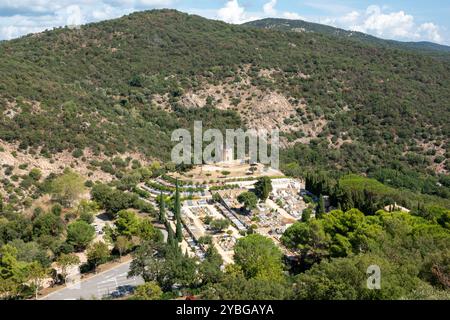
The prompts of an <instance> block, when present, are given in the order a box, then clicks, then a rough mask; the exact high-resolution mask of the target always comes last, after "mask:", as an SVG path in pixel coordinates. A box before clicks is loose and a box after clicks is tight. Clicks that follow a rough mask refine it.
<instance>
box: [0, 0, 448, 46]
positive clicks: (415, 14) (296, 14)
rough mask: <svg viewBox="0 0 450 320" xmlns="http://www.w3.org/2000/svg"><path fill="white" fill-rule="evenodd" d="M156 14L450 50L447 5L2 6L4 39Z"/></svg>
mask: <svg viewBox="0 0 450 320" xmlns="http://www.w3.org/2000/svg"><path fill="white" fill-rule="evenodd" d="M152 8H174V9H178V10H180V11H184V12H189V13H194V14H199V15H201V16H204V17H207V18H211V19H218V20H223V21H226V22H229V23H236V24H239V23H243V22H247V21H250V20H255V19H261V18H266V17H278V18H286V19H303V20H306V21H311V22H318V23H323V24H328V25H332V26H337V27H341V28H344V29H350V30H357V31H361V32H365V33H369V34H372V35H375V36H378V37H381V38H386V39H396V40H403V41H422V40H427V41H433V42H437V43H442V44H448V45H450V19H449V17H450V1H448V0H426V1H424V0H408V1H407V0H397V1H379V0H358V1H357V0H333V1H331V0H195V1H194V0H78V1H75V0H56V1H55V0H0V39H13V38H16V37H19V36H21V35H24V34H28V33H32V32H39V31H42V30H45V29H52V28H53V27H57V26H65V25H79V24H84V23H87V22H94V21H100V20H105V19H111V18H117V17H120V16H122V15H124V14H128V13H131V12H134V11H140V10H146V9H152Z"/></svg>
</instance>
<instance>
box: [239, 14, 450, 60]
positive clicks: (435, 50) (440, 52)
mask: <svg viewBox="0 0 450 320" xmlns="http://www.w3.org/2000/svg"><path fill="white" fill-rule="evenodd" d="M245 25H248V26H252V27H257V28H264V29H273V30H282V31H292V32H316V33H320V34H327V35H331V36H335V37H338V38H341V39H343V38H349V39H352V40H356V41H361V42H364V43H366V44H372V45H379V46H384V47H392V48H394V49H409V50H416V51H420V52H422V53H425V54H430V55H433V56H436V57H441V58H445V59H450V55H449V53H450V47H449V46H446V45H440V44H436V43H432V42H427V41H421V42H402V41H395V40H384V39H380V38H377V37H374V36H371V35H369V34H366V33H362V32H358V31H350V30H344V29H340V28H335V27H331V26H327V25H323V24H318V23H313V22H307V21H303V20H287V19H274V18H267V19H262V20H256V21H250V22H247V23H246V24H245Z"/></svg>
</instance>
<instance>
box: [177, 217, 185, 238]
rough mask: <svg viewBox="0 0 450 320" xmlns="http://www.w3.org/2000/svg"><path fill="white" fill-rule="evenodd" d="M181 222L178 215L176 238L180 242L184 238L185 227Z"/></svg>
mask: <svg viewBox="0 0 450 320" xmlns="http://www.w3.org/2000/svg"><path fill="white" fill-rule="evenodd" d="M182 228H183V227H182V224H181V217H180V216H178V217H177V230H176V238H177V241H178V242H181V241H182V240H183V229H182Z"/></svg>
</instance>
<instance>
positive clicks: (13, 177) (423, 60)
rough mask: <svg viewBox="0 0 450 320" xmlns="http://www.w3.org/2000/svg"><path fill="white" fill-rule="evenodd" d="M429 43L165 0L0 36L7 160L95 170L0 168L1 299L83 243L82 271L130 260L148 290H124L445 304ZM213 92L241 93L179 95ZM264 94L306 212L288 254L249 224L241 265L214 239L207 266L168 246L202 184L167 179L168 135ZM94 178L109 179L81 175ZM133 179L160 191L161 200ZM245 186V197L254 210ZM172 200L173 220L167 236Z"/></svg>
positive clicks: (444, 118)
mask: <svg viewBox="0 0 450 320" xmlns="http://www.w3.org/2000/svg"><path fill="white" fill-rule="evenodd" d="M266 22H267V21H266ZM270 23H271V24H273V23H275V22H274V21H270ZM425 51H426V52H424V50H422V49H420V48H419V49H418V48H414V47H411V46H409V47H408V48H405V47H402V46H397V45H393V44H392V43H387V44H385V43H383V42H382V41H381V40H380V41H376V42H375V43H373V42H371V41H366V40H364V39H361V38H356V39H352V38H351V37H340V36H336V35H335V34H332V33H330V32H321V31H320V29H318V30H316V31H315V32H290V31H289V32H286V30H281V31H280V30H277V28H266V25H264V24H258V23H255V24H250V25H241V26H239V25H229V24H226V23H223V22H219V21H212V20H208V19H205V18H201V17H198V16H194V15H188V14H184V13H180V12H177V11H174V10H154V11H146V12H139V13H134V14H131V15H128V16H125V17H122V18H120V19H115V20H110V21H104V22H100V23H94V24H88V25H84V26H81V27H80V28H75V29H71V28H58V29H55V30H52V31H45V32H42V33H38V34H33V35H29V36H25V37H22V38H20V39H16V40H12V41H4V42H0V57H1V59H0V142H2V143H4V145H8V146H11V145H14V146H16V145H17V151H13V152H11V154H10V155H11V156H12V157H13V158H15V157H16V156H17V152H19V151H20V153H23V154H28V155H30V156H31V157H32V158H33V159H39V158H40V157H42V158H45V159H48V160H49V161H52V159H53V158H54V156H55V155H56V154H59V153H62V152H63V151H69V154H71V155H72V156H73V158H74V159H76V161H79V162H84V163H87V164H88V169H89V170H90V172H89V177H84V176H81V175H80V174H79V173H77V172H76V170H77V167H76V165H74V164H73V163H72V169H70V168H60V169H61V170H60V171H61V172H58V173H50V174H44V173H43V172H42V171H41V170H39V169H37V168H35V167H34V166H33V165H32V164H28V163H22V164H20V165H19V167H18V168H14V167H12V166H10V165H3V166H2V167H1V168H0V178H1V179H0V186H1V188H0V298H7V299H25V298H32V297H36V298H37V296H38V291H39V290H40V288H41V287H42V286H43V284H42V281H43V279H45V278H49V277H50V278H52V279H53V281H54V282H55V283H56V284H58V285H62V284H64V281H65V280H64V277H63V276H64V273H65V271H66V269H67V268H68V267H70V266H73V265H77V264H80V261H79V260H77V254H79V253H81V252H85V253H86V256H87V261H86V262H85V263H83V264H82V265H81V271H82V274H86V273H90V272H95V271H96V270H97V268H98V267H99V266H101V265H102V264H105V263H113V262H114V261H117V260H120V258H121V257H122V255H127V254H132V257H133V263H132V265H131V273H130V275H136V276H142V278H143V279H144V280H145V282H146V283H145V284H144V285H143V286H139V287H138V288H137V289H136V292H135V294H134V295H133V296H132V299H143V300H149V299H172V298H176V297H177V296H178V295H180V294H182V295H195V296H198V297H201V298H205V299H450V296H449V292H448V288H449V287H450V284H449V283H450V282H449V281H450V280H449V276H448V275H449V274H450V270H449V265H450V262H449V260H450V253H449V248H450V231H449V230H450V211H449V209H450V178H449V175H448V172H449V170H450V142H449V135H450V126H449V120H448V119H450V105H449V101H450V72H449V71H450V64H449V62H448V57H447V55H448V54H447V53H445V52H443V51H440V52H439V54H436V53H430V51H429V50H425ZM205 88H214V89H215V90H216V92H215V93H217V94H225V93H227V94H229V92H228V91H230V90H231V89H230V88H238V89H236V90H237V92H243V91H250V97H247V98H243V96H240V95H239V94H238V93H236V92H231V94H232V95H233V94H234V95H235V96H234V97H233V99H232V104H233V105H234V107H235V108H230V109H223V108H219V107H218V105H219V101H217V100H216V99H215V98H214V97H212V96H207V97H205V99H206V101H207V103H206V105H205V106H203V107H196V108H193V107H188V106H187V105H186V103H185V102H186V97H187V96H188V94H189V93H193V92H194V93H195V92H202V90H203V91H204V90H205ZM256 92H263V93H272V94H274V95H276V96H278V97H280V96H281V97H284V98H285V99H286V101H287V103H288V105H289V106H290V107H292V108H293V110H295V112H294V113H291V114H289V115H288V116H287V117H285V118H280V119H276V120H277V121H278V120H279V123H280V126H281V124H283V125H287V126H290V127H289V128H291V130H287V131H283V132H282V138H283V139H285V141H287V142H288V143H287V144H286V145H285V148H284V149H283V150H282V151H281V169H282V171H283V172H284V173H285V174H286V175H288V176H293V177H301V178H302V179H304V181H305V183H306V186H305V188H306V190H308V191H309V192H310V193H309V194H308V195H305V196H304V198H305V201H306V200H308V201H307V202H308V205H309V207H308V208H307V209H306V210H305V211H306V212H307V213H308V214H304V215H303V217H302V220H301V221H298V222H296V223H294V224H293V225H292V226H291V227H289V228H288V229H287V230H286V231H285V232H284V234H283V236H282V238H281V242H282V244H283V245H284V246H285V247H286V248H287V249H289V250H290V251H291V253H292V255H291V257H290V259H287V258H286V257H285V255H284V254H283V253H282V252H281V250H280V248H279V246H276V245H275V244H274V242H273V241H272V240H270V239H269V238H265V237H263V236H261V235H258V234H255V233H253V232H252V230H251V229H250V230H248V232H244V236H243V237H242V238H240V239H239V240H238V241H237V243H236V245H235V247H234V249H235V255H234V261H235V264H233V265H230V266H228V267H227V268H226V269H225V270H221V269H220V267H221V265H222V264H223V260H222V257H221V256H220V254H218V252H217V251H216V250H215V248H214V246H213V245H211V242H210V241H208V239H203V240H204V243H202V245H203V246H204V248H206V250H205V251H206V255H205V259H204V260H203V261H199V259H197V258H194V257H189V256H188V255H186V254H185V253H184V252H182V251H181V249H180V246H179V245H178V241H179V240H180V239H181V229H182V228H183V227H182V222H181V217H180V214H179V210H180V209H179V206H180V201H181V200H182V199H180V198H179V194H178V192H180V191H181V192H183V191H198V190H202V189H201V188H193V187H192V186H184V185H183V183H182V182H180V187H178V180H175V179H174V178H171V177H170V176H168V175H166V174H167V173H169V172H174V171H182V170H183V169H185V168H181V167H176V166H175V165H174V164H173V163H171V162H170V161H169V159H170V151H171V149H172V142H171V133H172V131H173V130H175V129H178V128H192V124H193V122H194V121H195V120H202V121H203V126H204V128H208V127H214V128H219V129H221V130H223V129H228V128H230V129H231V128H242V127H243V128H245V127H247V126H248V125H249V123H247V122H246V120H245V119H246V117H244V115H246V116H247V119H248V113H250V115H251V112H252V111H253V109H252V108H250V109H248V105H246V104H245V103H246V101H243V100H248V101H250V100H251V98H252V97H251V96H252V95H253V94H255V95H256ZM263 97H264V95H263ZM246 108H247V109H246ZM259 112H260V111H259ZM260 113H261V114H263V115H266V116H267V117H269V118H270V117H271V115H270V110H264V111H263V112H260ZM318 123H320V124H323V126H318V125H317V124H318ZM296 125H299V126H304V127H309V128H313V129H314V130H313V131H314V134H312V133H305V132H303V131H301V130H299V129H292V128H298V126H296ZM319 127H320V128H319ZM88 150H89V151H90V152H92V154H93V156H103V159H101V160H93V159H89V157H86V154H87V153H86V151H88ZM6 152H7V150H5V149H4V148H3V147H1V146H0V156H1V157H2V156H3V155H5V158H6ZM127 152H136V153H138V154H139V155H143V156H144V157H145V158H146V159H147V160H149V161H148V163H147V164H144V163H141V162H140V161H138V160H137V159H134V158H132V157H127V156H124V154H125V153H127ZM151 160H155V161H153V162H152V161H151ZM149 163H151V164H149ZM69 166H70V164H69V163H67V167H69ZM97 171H98V172H102V173H105V174H107V177H108V178H110V179H108V181H100V180H99V181H93V180H88V179H89V178H90V174H92V173H93V172H97ZM17 172H19V173H20V174H18V173H17ZM153 178H162V179H165V182H167V184H164V185H163V184H159V183H155V182H150V179H153ZM173 180H175V181H173ZM269 180H270V179H269ZM174 183H177V187H174V186H173V184H174ZM185 183H186V182H185ZM139 184H144V185H147V186H151V187H153V188H154V189H155V190H158V191H159V192H161V195H160V196H159V198H158V202H159V203H158V205H159V206H160V207H159V208H156V207H154V206H153V205H152V204H150V203H149V202H148V201H146V200H148V199H147V198H148V192H146V191H144V190H142V189H139V188H138V185H139ZM186 184H187V183H186ZM228 187H229V188H234V187H235V186H231V185H228ZM214 188H215V189H214ZM225 188H226V187H225V186H214V187H212V188H211V189H210V190H211V191H217V190H219V189H225ZM164 192H165V193H167V194H171V193H174V192H175V193H176V194H178V196H173V195H167V196H163V193H164ZM257 193H258V192H257ZM251 195H253V194H251ZM267 195H268V194H267ZM249 196H250V195H249V194H247V195H245V194H244V196H242V198H241V200H242V203H247V206H248V207H250V205H248V203H249V202H252V203H253V205H252V206H256V204H257V202H258V201H259V200H258V199H257V198H256V195H255V196H254V197H253V199H250V200H252V201H250V200H249ZM82 197H84V198H90V200H86V199H85V200H81V198H82ZM325 197H327V199H328V200H329V203H328V205H327V206H325V200H324V198H325ZM266 198H267V197H266ZM42 199H46V200H45V201H44V200H42ZM213 201H217V199H216V200H214V198H213ZM49 204H51V205H49ZM401 207H404V208H407V209H409V211H408V212H405V211H404V210H403V211H401V210H400V211H399V208H400V209H404V208H401ZM158 209H159V210H158ZM165 210H172V211H174V212H175V218H176V228H175V230H173V229H172V226H171V225H170V223H168V222H167V219H166V211H165ZM327 211H328V212H327ZM100 212H102V213H105V215H106V216H107V217H108V218H109V219H111V221H113V227H112V228H107V229H106V230H105V233H106V235H105V237H106V238H107V244H105V243H103V242H95V241H94V238H95V236H96V232H97V231H96V230H94V227H93V226H92V225H91V224H92V221H93V219H94V217H96V215H98V214H99V213H100ZM155 225H158V226H159V227H160V228H165V229H166V230H167V232H168V235H167V237H168V241H163V236H162V234H161V232H160V231H159V230H158V228H156V227H155ZM218 229H221V228H220V226H218ZM374 261H375V262H376V264H377V265H379V266H381V267H382V269H383V279H384V280H383V287H382V290H376V291H370V290H367V288H366V287H364V285H365V281H366V272H365V270H366V269H367V267H368V266H369V265H371V264H373V263H374ZM55 264H56V265H57V266H58V267H60V271H61V272H60V273H59V274H51V270H52V268H51V266H54V265H55Z"/></svg>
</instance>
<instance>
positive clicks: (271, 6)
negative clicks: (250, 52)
mask: <svg viewBox="0 0 450 320" xmlns="http://www.w3.org/2000/svg"><path fill="white" fill-rule="evenodd" d="M276 5H277V0H269V1H268V2H266V3H264V5H263V6H262V8H261V9H260V11H256V12H247V11H246V9H245V7H243V6H241V5H240V4H239V1H238V0H228V2H227V3H226V4H225V6H224V7H223V8H221V9H219V10H218V11H217V14H216V18H218V19H219V20H223V21H225V22H228V23H235V24H240V23H245V22H248V21H252V20H257V19H263V18H284V19H293V20H296V19H302V20H305V18H303V17H302V16H301V15H299V14H298V13H296V12H289V11H283V12H280V11H278V10H277V9H276V8H275V7H276Z"/></svg>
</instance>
